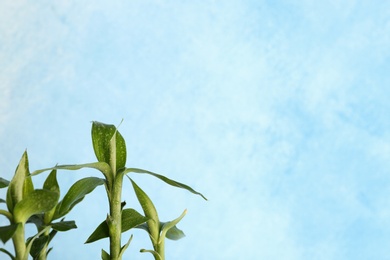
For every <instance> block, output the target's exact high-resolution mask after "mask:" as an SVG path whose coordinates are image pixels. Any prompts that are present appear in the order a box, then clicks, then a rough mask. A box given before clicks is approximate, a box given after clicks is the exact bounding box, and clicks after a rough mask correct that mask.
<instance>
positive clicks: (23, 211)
mask: <svg viewBox="0 0 390 260" xmlns="http://www.w3.org/2000/svg"><path fill="white" fill-rule="evenodd" d="M59 196H60V195H59V194H58V192H54V191H49V190H39V189H37V190H34V191H32V192H30V193H29V194H28V196H27V197H26V198H24V199H22V200H21V201H19V202H18V203H17V204H16V205H15V208H14V218H15V222H16V223H19V222H22V223H25V222H26V221H27V220H28V218H29V217H31V216H32V215H34V214H38V213H42V212H46V211H49V210H51V209H52V208H53V207H55V205H56V204H57V202H58V199H59Z"/></svg>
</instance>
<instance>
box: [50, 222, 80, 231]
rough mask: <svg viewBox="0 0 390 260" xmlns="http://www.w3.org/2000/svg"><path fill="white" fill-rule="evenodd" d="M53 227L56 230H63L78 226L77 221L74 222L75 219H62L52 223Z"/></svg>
mask: <svg viewBox="0 0 390 260" xmlns="http://www.w3.org/2000/svg"><path fill="white" fill-rule="evenodd" d="M51 227H52V228H53V229H54V230H57V231H62V232H63V231H68V230H71V229H74V228H77V226H76V222H74V221H73V220H70V221H60V222H57V223H52V224H51Z"/></svg>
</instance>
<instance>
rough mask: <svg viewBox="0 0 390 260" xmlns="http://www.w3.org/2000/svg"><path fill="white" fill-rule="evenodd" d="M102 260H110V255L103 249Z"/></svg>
mask: <svg viewBox="0 0 390 260" xmlns="http://www.w3.org/2000/svg"><path fill="white" fill-rule="evenodd" d="M102 260H110V255H109V254H108V253H107V252H106V251H104V249H102Z"/></svg>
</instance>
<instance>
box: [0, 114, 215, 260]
mask: <svg viewBox="0 0 390 260" xmlns="http://www.w3.org/2000/svg"><path fill="white" fill-rule="evenodd" d="M91 136H92V144H93V149H94V152H95V155H96V158H97V162H93V163H86V164H78V165H57V166H55V167H51V168H46V169H42V170H38V171H35V172H33V173H32V174H30V173H29V172H28V170H25V171H23V172H22V173H19V172H18V170H17V173H16V174H15V176H19V175H20V176H22V175H23V178H21V177H18V180H19V179H20V180H19V181H18V183H17V184H15V183H16V181H14V179H15V177H14V179H13V180H12V181H11V182H10V183H8V182H7V181H5V180H4V181H3V182H1V183H2V185H3V186H4V187H6V186H8V187H9V188H8V193H11V194H10V195H8V193H7V206H8V209H9V211H8V212H6V211H0V214H3V215H5V216H6V217H7V218H8V219H9V220H10V222H11V225H10V226H11V228H9V227H6V228H8V229H11V231H10V232H8V231H7V232H6V233H7V234H8V235H7V236H6V237H5V239H4V240H3V238H2V240H3V242H5V241H7V240H8V239H10V238H12V239H13V242H14V245H15V244H18V243H15V241H19V240H20V241H22V240H23V241H24V237H22V236H21V235H20V234H19V232H21V231H19V229H18V227H19V226H21V227H22V228H23V225H24V223H25V222H26V221H28V220H29V221H30V222H33V223H35V224H36V225H37V228H38V231H39V233H38V234H37V235H36V236H34V237H32V238H31V239H30V240H28V241H27V243H25V245H26V246H25V247H26V249H19V248H17V247H16V246H15V252H18V253H16V258H15V259H27V258H21V255H23V257H27V256H25V255H26V252H27V251H30V252H31V251H33V252H34V255H37V256H38V257H39V256H40V255H44V256H45V257H46V255H47V253H48V252H49V250H50V249H48V243H49V242H50V240H51V238H52V236H53V235H50V234H51V233H50V229H52V231H51V232H57V231H63V230H60V228H58V225H59V224H58V225H56V223H53V222H52V221H53V220H55V219H58V218H61V217H63V216H64V215H65V214H66V213H68V212H69V211H70V210H71V209H72V208H73V206H74V205H75V204H77V203H79V202H80V201H81V200H82V198H84V196H85V195H86V194H88V193H89V192H91V191H92V190H93V189H94V188H95V187H97V186H98V185H101V184H104V187H105V190H106V193H107V198H108V204H109V212H108V214H107V216H106V218H105V220H103V221H102V222H101V224H100V225H98V227H97V228H96V229H95V231H94V232H93V233H92V234H91V235H90V236H89V237H88V239H87V240H86V243H92V242H95V241H97V240H99V239H103V238H109V252H107V251H105V250H104V249H102V251H101V257H102V259H103V260H120V259H122V256H123V254H124V252H125V250H126V249H127V248H128V246H129V244H130V242H131V240H132V238H133V236H132V235H131V236H130V238H129V240H128V241H127V242H126V243H125V244H123V245H122V233H123V232H126V231H128V230H130V229H132V228H138V229H143V230H145V231H146V232H147V233H148V234H149V237H150V240H151V243H152V246H153V249H149V250H147V249H141V250H140V251H141V252H149V253H151V254H152V255H153V257H154V259H155V260H164V259H165V254H164V248H165V243H164V240H165V238H168V239H172V240H178V239H180V238H182V237H183V236H184V233H183V231H181V230H180V229H178V228H177V227H176V224H177V223H178V222H179V221H180V220H181V219H182V218H183V217H184V215H185V214H186V212H187V211H186V210H185V211H184V212H183V213H182V214H181V215H180V216H179V217H178V218H176V219H174V220H172V221H168V222H162V221H160V220H159V218H158V214H157V210H156V208H155V206H154V205H153V203H152V201H151V199H150V198H149V197H148V195H147V194H146V193H145V192H144V191H143V190H142V189H141V188H140V187H139V186H138V185H137V184H136V183H135V182H134V181H133V180H132V179H131V178H130V177H129V174H147V175H151V176H154V177H156V178H158V179H160V180H162V181H163V182H165V183H167V184H169V185H171V186H174V187H178V188H182V189H186V190H188V191H190V192H192V193H194V194H197V195H200V196H201V197H203V198H204V199H205V200H207V199H206V198H205V197H204V196H203V195H202V194H201V193H199V192H197V191H195V190H194V189H192V188H191V187H189V186H187V185H185V184H183V183H180V182H177V181H174V180H171V179H169V178H167V177H165V176H163V175H160V174H157V173H153V172H150V171H147V170H143V169H139V168H127V167H126V166H125V165H126V154H127V151H126V143H125V140H124V138H123V137H122V135H121V134H120V132H119V131H118V129H117V127H115V126H114V125H109V124H104V123H100V122H96V121H95V122H92V130H91ZM26 156H27V155H26ZM22 160H23V159H22ZM23 163H24V162H22V161H21V164H22V165H23ZM19 166H20V165H19ZM18 168H19V167H18ZM81 168H94V169H97V170H99V171H100V172H101V173H102V174H103V176H104V178H96V177H89V178H88V179H83V180H80V181H79V182H80V183H81V182H82V181H84V183H83V185H81V184H80V185H76V184H78V183H79V182H77V183H75V184H74V185H75V186H76V188H74V191H75V192H70V191H71V190H72V188H71V189H70V191H69V192H68V193H71V194H73V197H72V198H71V199H69V201H68V200H66V197H67V196H65V197H64V199H63V200H62V201H61V202H57V201H58V198H59V186H58V185H57V184H56V183H57V182H56V179H55V174H56V171H57V170H79V169H81ZM49 170H50V171H51V173H50V175H49V177H48V179H47V180H46V182H45V185H44V188H43V189H42V190H43V191H44V193H45V194H46V193H47V194H48V195H45V196H47V197H49V196H51V197H50V198H51V200H52V201H53V202H52V203H51V204H49V201H50V200H47V201H48V202H47V203H45V205H43V204H42V205H41V206H40V208H36V209H34V211H33V212H31V213H30V214H29V215H26V216H24V218H23V219H20V218H19V217H18V218H16V219H15V217H13V215H15V210H14V208H13V205H15V204H17V203H18V202H19V203H20V201H21V200H22V198H23V196H25V195H24V194H25V193H26V194H27V193H28V192H30V191H31V190H33V188H31V187H30V186H31V185H32V184H31V183H32V182H31V177H32V176H35V175H37V174H41V173H42V172H45V171H49ZM124 176H127V177H128V179H129V180H130V182H131V185H132V187H133V189H134V192H135V194H136V197H137V199H138V201H139V203H140V205H141V207H142V210H143V213H144V215H142V214H141V213H139V212H137V211H136V210H135V209H133V208H125V206H126V203H125V202H124V201H122V197H121V196H122V187H123V179H124ZM21 180H23V181H24V183H25V184H21ZM15 187H17V188H18V189H19V190H21V191H19V192H18V193H17V194H15V195H14V194H13V193H15V191H14V190H15V189H16V188H15ZM85 187H86V188H85ZM10 190H11V191H10ZM43 191H40V193H42V192H43ZM67 195H68V194H67ZM69 196H71V195H69ZM8 197H10V198H12V200H11V199H8ZM8 201H10V202H8ZM31 201H35V202H36V201H37V200H36V198H35V197H33V198H32V199H31ZM64 201H65V202H64ZM10 203H12V204H10ZM8 204H10V205H8ZM46 204H47V205H46ZM19 208H23V209H24V205H21V206H19ZM62 208H63V209H62ZM30 211H31V210H30ZM16 213H17V214H16V215H18V210H16ZM23 221H24V222H23ZM20 223H22V224H20ZM59 223H62V226H61V227H63V226H64V223H65V226H66V227H67V229H70V228H74V227H75V225H74V226H72V225H71V224H73V223H70V222H65V221H64V220H63V219H62V220H61V222H59ZM1 228H5V227H1ZM62 229H65V228H62ZM12 230H13V231H12ZM54 234H55V233H54ZM41 237H44V238H41ZM34 241H39V242H35V243H34ZM19 244H20V243H19ZM34 244H35V248H37V249H34V250H31V248H28V247H29V246H30V247H31V246H33V245H34ZM2 251H3V252H5V253H7V254H8V255H10V256H11V258H12V255H11V254H10V253H9V252H8V251H6V250H5V249H4V250H2ZM19 257H20V258H19ZM33 257H34V256H33ZM38 257H36V259H45V258H43V257H42V258H38ZM34 259H35V258H34Z"/></svg>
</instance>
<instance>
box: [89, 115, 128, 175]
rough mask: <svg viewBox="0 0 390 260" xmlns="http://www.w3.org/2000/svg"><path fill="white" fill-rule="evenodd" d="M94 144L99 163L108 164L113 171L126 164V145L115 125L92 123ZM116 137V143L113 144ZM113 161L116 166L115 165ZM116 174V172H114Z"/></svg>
mask: <svg viewBox="0 0 390 260" xmlns="http://www.w3.org/2000/svg"><path fill="white" fill-rule="evenodd" d="M91 135H92V144H93V149H94V151H95V155H96V158H97V159H98V161H99V162H106V163H108V164H110V165H111V167H113V169H120V168H123V167H125V164H126V143H125V140H124V138H123V137H122V135H121V134H120V133H119V131H118V130H117V128H116V127H115V126H114V125H108V124H103V123H100V122H96V121H94V122H92V130H91ZM112 137H114V139H115V142H114V143H111V139H112ZM113 160H114V161H115V165H113ZM114 174H115V172H114Z"/></svg>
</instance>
